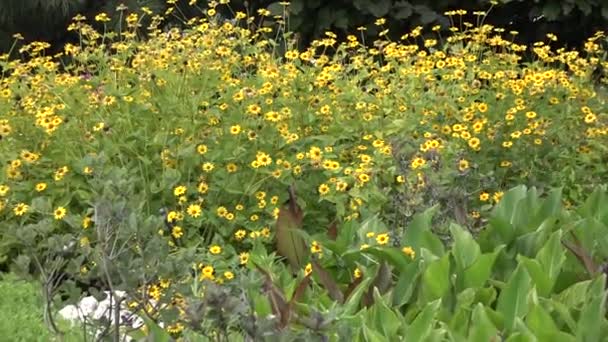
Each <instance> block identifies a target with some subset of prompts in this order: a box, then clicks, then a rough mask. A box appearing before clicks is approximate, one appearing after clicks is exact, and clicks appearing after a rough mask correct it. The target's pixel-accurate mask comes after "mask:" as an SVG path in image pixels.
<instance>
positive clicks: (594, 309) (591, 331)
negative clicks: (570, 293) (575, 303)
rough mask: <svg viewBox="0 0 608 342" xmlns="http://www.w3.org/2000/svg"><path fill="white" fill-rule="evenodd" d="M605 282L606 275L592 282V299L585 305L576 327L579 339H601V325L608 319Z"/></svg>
mask: <svg viewBox="0 0 608 342" xmlns="http://www.w3.org/2000/svg"><path fill="white" fill-rule="evenodd" d="M605 283H606V277H605V276H604V275H602V276H601V277H599V278H597V279H595V280H594V281H593V283H592V284H591V289H590V291H589V297H590V298H591V301H590V302H588V303H587V304H586V305H585V306H584V307H583V310H582V311H581V315H580V318H579V320H578V323H577V327H576V338H577V340H579V341H583V342H591V341H600V337H601V336H602V331H601V326H602V323H604V321H605V319H606V318H605V314H606V291H605V290H604V288H605ZM604 336H605V335H604Z"/></svg>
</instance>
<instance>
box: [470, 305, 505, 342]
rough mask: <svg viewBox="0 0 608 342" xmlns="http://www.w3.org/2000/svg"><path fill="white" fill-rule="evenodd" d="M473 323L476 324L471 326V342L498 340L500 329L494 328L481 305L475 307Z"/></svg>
mask: <svg viewBox="0 0 608 342" xmlns="http://www.w3.org/2000/svg"><path fill="white" fill-rule="evenodd" d="M471 321H472V322H475V324H472V325H471V329H470V331H469V339H468V340H469V341H480V342H481V341H492V340H494V339H495V338H497V336H498V329H496V326H494V323H492V320H491V319H490V317H488V314H487V312H486V310H485V308H484V306H483V305H482V304H481V303H479V304H477V305H475V309H474V310H473V315H472V318H471Z"/></svg>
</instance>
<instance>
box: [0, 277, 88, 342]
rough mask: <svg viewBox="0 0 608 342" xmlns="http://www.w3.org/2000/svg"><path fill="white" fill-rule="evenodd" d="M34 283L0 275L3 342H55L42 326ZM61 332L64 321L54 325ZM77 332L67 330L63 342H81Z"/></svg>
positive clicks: (38, 293) (39, 297)
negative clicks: (58, 327)
mask: <svg viewBox="0 0 608 342" xmlns="http://www.w3.org/2000/svg"><path fill="white" fill-rule="evenodd" d="M39 291H40V288H39V286H38V284H37V283H35V282H29V281H25V280H22V279H19V278H18V277H17V276H15V275H14V274H11V273H2V274H0V298H2V300H0V336H2V340H4V341H55V340H57V339H56V337H55V336H54V335H53V334H52V333H51V332H50V331H49V330H48V328H47V327H46V325H45V323H44V318H43V314H42V312H43V306H42V298H41V296H40V292H39ZM58 324H59V325H60V328H61V329H62V330H64V331H66V330H68V329H67V328H68V325H69V323H68V322H65V321H62V322H59V323H58ZM81 340H82V338H81V336H80V335H79V331H78V330H76V329H74V330H69V331H68V333H67V334H66V336H65V338H64V341H81Z"/></svg>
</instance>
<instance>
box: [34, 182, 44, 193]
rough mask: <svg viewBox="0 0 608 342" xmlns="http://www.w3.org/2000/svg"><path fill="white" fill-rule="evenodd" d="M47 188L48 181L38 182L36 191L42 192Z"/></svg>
mask: <svg viewBox="0 0 608 342" xmlns="http://www.w3.org/2000/svg"><path fill="white" fill-rule="evenodd" d="M45 189H46V183H43V182H41V183H38V184H36V191H38V192H42V191H44V190H45Z"/></svg>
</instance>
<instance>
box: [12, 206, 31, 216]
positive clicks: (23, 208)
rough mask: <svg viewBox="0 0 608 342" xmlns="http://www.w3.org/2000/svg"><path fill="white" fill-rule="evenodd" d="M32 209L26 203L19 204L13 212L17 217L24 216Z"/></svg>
mask: <svg viewBox="0 0 608 342" xmlns="http://www.w3.org/2000/svg"><path fill="white" fill-rule="evenodd" d="M29 209H30V206H29V205H27V204H25V203H18V204H17V205H16V206H15V208H13V212H14V213H15V215H17V216H23V215H24V214H25V213H27V211H28V210H29Z"/></svg>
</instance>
